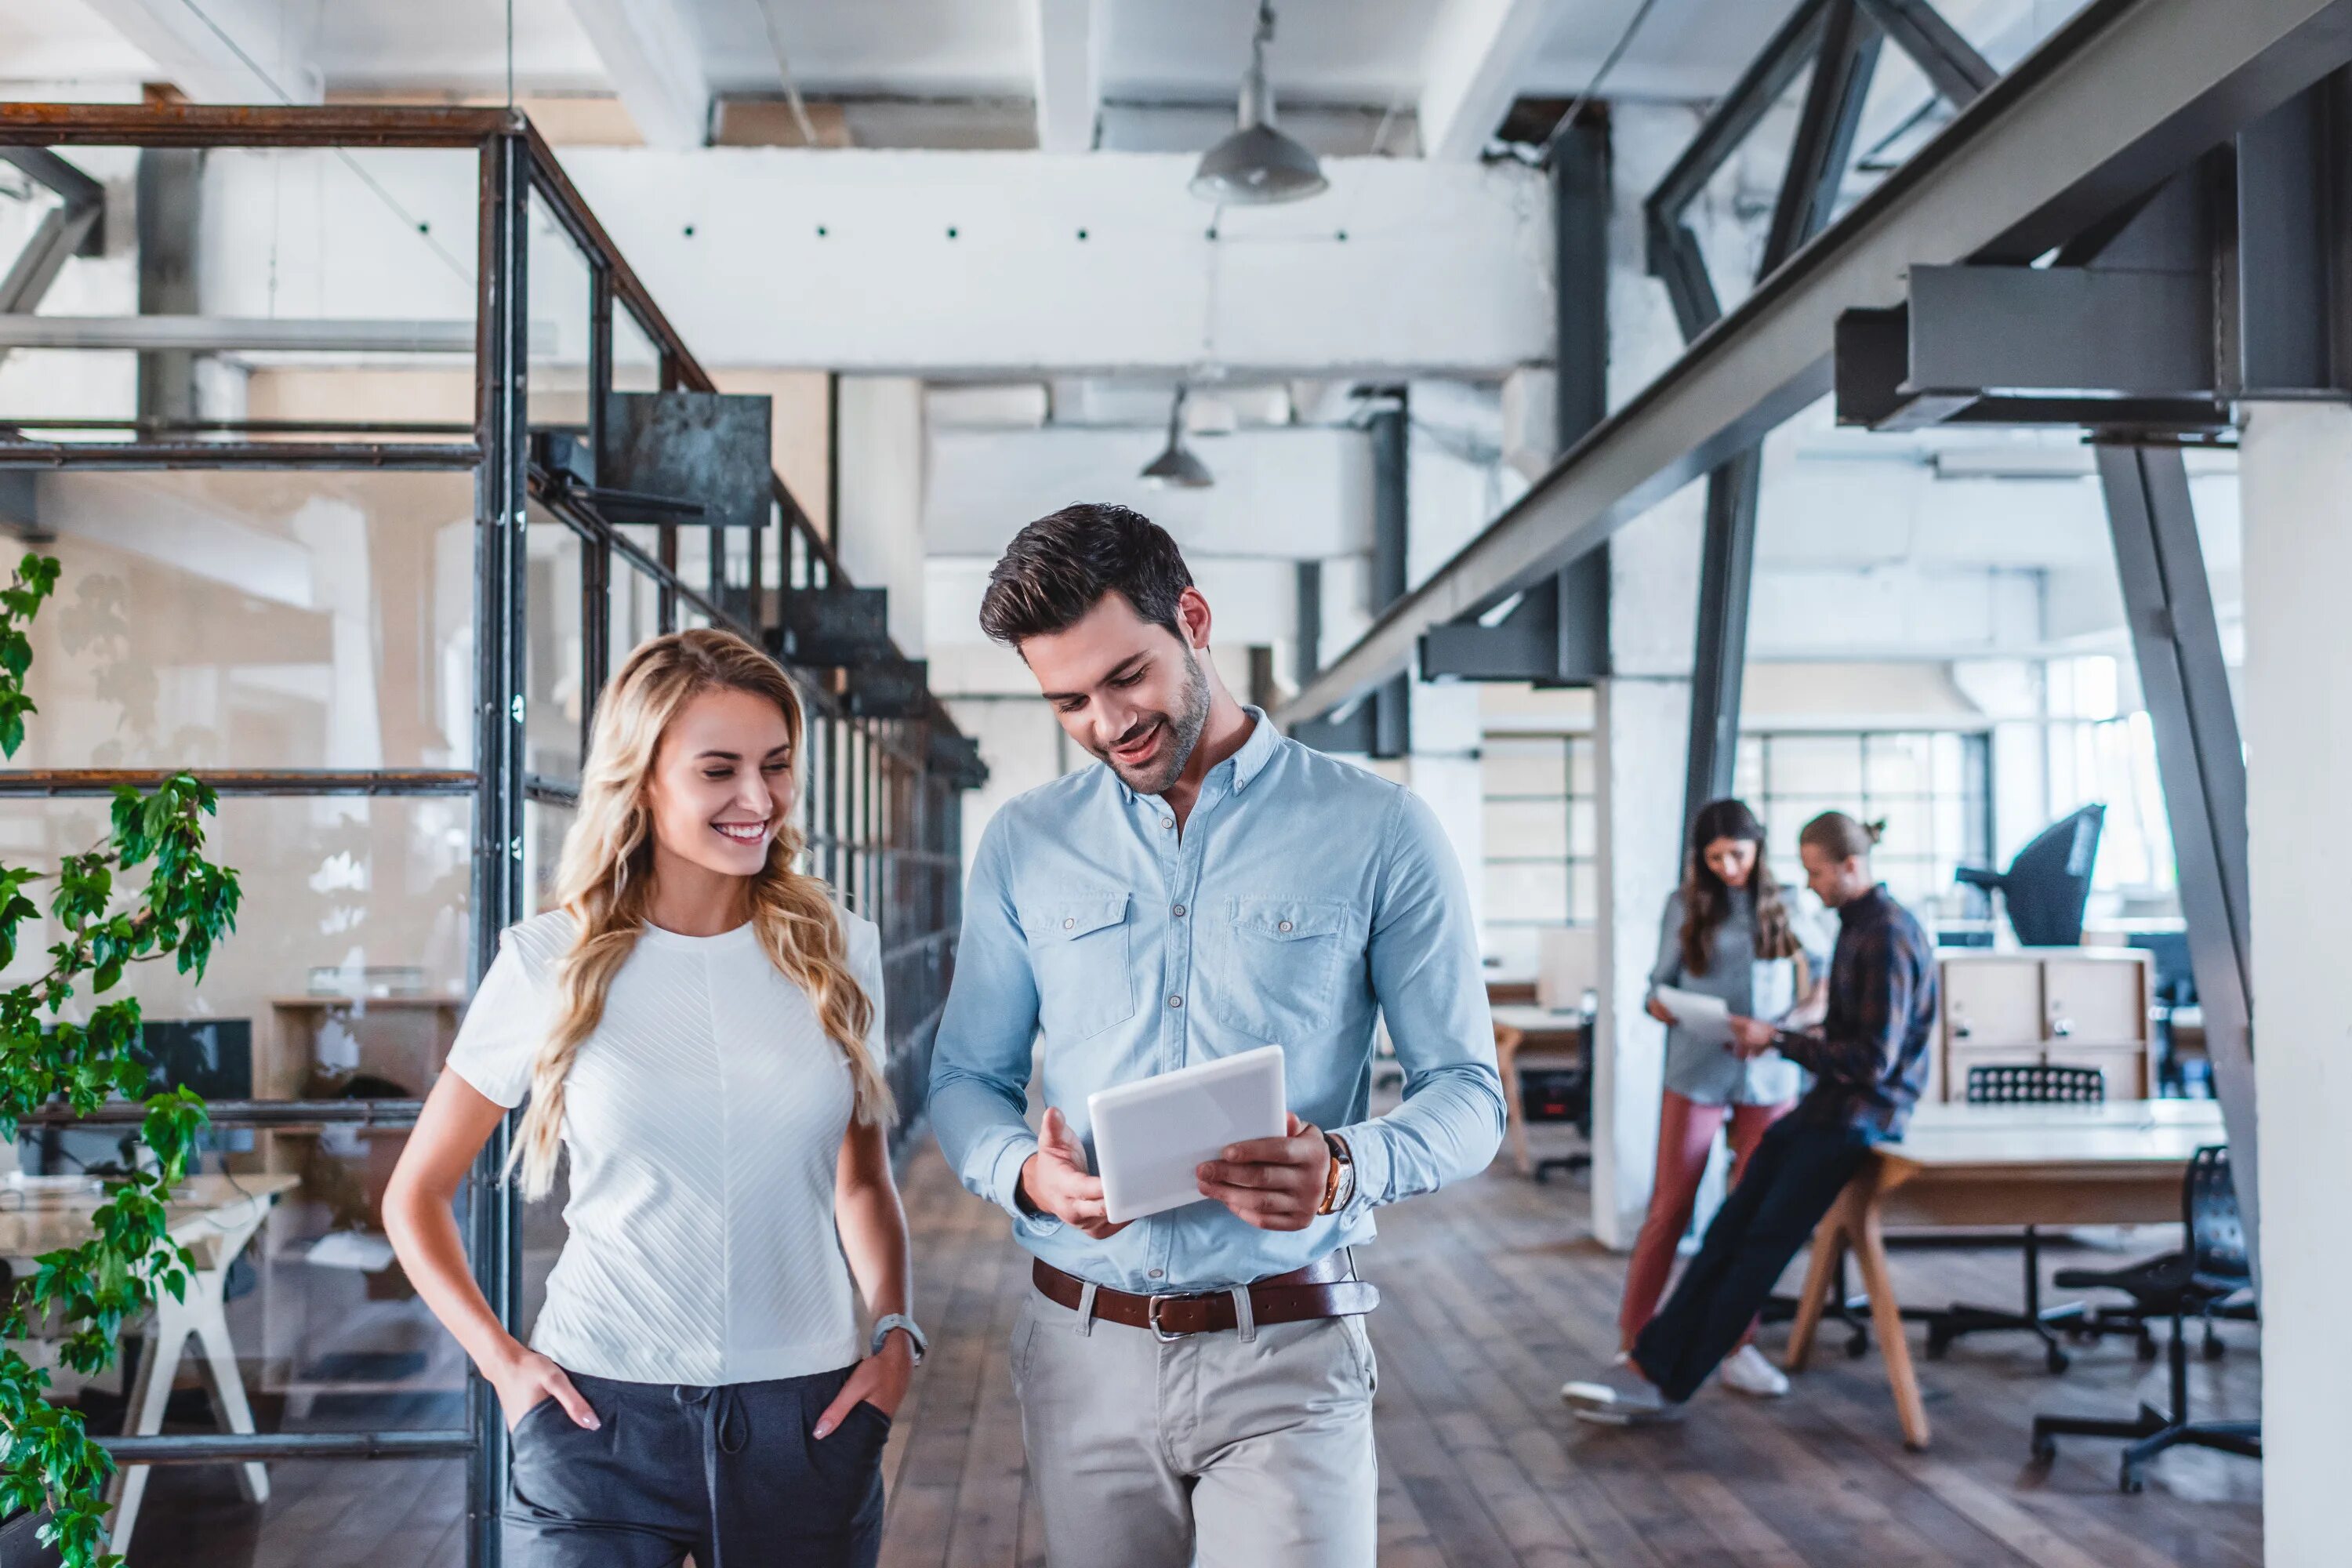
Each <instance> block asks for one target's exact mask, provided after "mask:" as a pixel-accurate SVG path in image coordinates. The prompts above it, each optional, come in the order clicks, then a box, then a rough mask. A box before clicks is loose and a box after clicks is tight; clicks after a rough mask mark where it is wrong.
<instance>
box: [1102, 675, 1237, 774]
mask: <svg viewBox="0 0 2352 1568" xmlns="http://www.w3.org/2000/svg"><path fill="white" fill-rule="evenodd" d="M1184 669H1185V679H1184V706H1183V709H1182V710H1181V711H1180V712H1177V713H1174V714H1168V713H1155V714H1153V715H1152V716H1151V717H1150V718H1149V719H1147V720H1145V721H1142V722H1141V723H1139V724H1137V725H1136V726H1135V727H1134V728H1132V729H1130V730H1129V731H1128V732H1127V733H1126V734H1124V735H1121V736H1120V737H1119V738H1118V740H1117V741H1116V742H1112V745H1111V746H1110V747H1107V748H1105V749H1104V750H1102V751H1099V752H1096V753H1095V755H1096V756H1097V757H1100V758H1101V759H1102V760H1103V761H1104V762H1106V763H1110V771H1111V772H1113V773H1117V774H1118V776H1119V778H1120V779H1121V780H1122V781H1124V782H1125V784H1127V787H1128V788H1129V789H1131V790H1133V791H1134V792H1135V793H1136V794H1138V795H1161V794H1165V793H1166V791H1167V789H1168V786H1169V785H1170V784H1174V783H1175V782H1176V778H1177V775H1178V774H1180V773H1182V772H1183V771H1184V764H1185V763H1189V762H1191V761H1192V748H1193V747H1195V746H1197V745H1199V744H1200V743H1201V731H1202V730H1204V729H1206V728H1208V724H1209V672H1208V671H1207V670H1205V669H1203V668H1201V661H1200V659H1199V658H1196V657H1195V656H1194V655H1193V652H1192V649H1191V648H1186V649H1185V650H1184ZM1155 726H1163V727H1165V729H1166V731H1167V738H1166V739H1165V740H1164V741H1162V742H1160V755H1159V756H1158V757H1157V758H1155V759H1153V761H1152V763H1151V767H1150V771H1149V772H1147V773H1132V772H1129V770H1128V769H1126V768H1123V767H1121V766H1119V765H1118V763H1117V762H1115V761H1113V759H1112V756H1111V751H1112V750H1113V749H1115V748H1116V747H1118V746H1130V745H1133V744H1134V743H1135V742H1138V741H1140V740H1142V739H1143V738H1144V736H1145V735H1146V734H1148V733H1149V732H1150V731H1151V730H1152V729H1153V727H1155Z"/></svg>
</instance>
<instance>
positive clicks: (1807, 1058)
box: [1773, 884, 1936, 1143]
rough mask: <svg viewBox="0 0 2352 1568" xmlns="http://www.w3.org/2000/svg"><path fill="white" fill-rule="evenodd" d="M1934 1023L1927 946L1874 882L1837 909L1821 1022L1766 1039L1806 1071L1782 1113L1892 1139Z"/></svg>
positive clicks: (1918, 1081) (1913, 1092) (1905, 1115)
mask: <svg viewBox="0 0 2352 1568" xmlns="http://www.w3.org/2000/svg"><path fill="white" fill-rule="evenodd" d="M1935 1022H1936V953H1935V948H1934V945H1933V944H1932V943H1931V942H1929V941H1928V938H1927V932H1926V931H1923V930H1921V929H1920V926H1919V922H1918V921H1916V920H1914V919H1912V917H1911V911H1910V910H1906V909H1905V908H1904V907H1903V906H1902V905H1901V904H1898V903H1896V902H1895V900H1893V899H1891V898H1889V897H1887V895H1886V889H1885V885H1884V884H1881V885H1880V886H1878V887H1875V888H1873V889H1871V890H1870V891H1869V892H1867V893H1864V895H1863V896H1862V897H1860V898H1858V899H1856V900H1853V902H1851V903H1848V904H1845V905H1843V906H1842V907H1841V908H1840V909H1839V910H1838V939H1837V951H1836V952H1834V953H1832V955H1831V958H1830V994H1829V1010H1828V1013H1827V1014H1826V1016H1823V1018H1822V1024H1821V1027H1820V1028H1818V1029H1813V1030H1808V1031H1805V1032H1803V1033H1795V1032H1791V1031H1789V1030H1782V1031H1781V1033H1780V1037H1778V1038H1777V1039H1776V1040H1775V1041H1774V1042H1773V1043H1774V1044H1775V1045H1776V1046H1777V1047H1779V1048H1780V1054H1781V1055H1782V1056H1784V1057H1787V1058H1789V1059H1790V1061H1793V1062H1795V1063H1797V1064H1798V1065H1799V1066H1800V1067H1802V1068H1804V1069H1805V1070H1806V1071H1808V1072H1810V1073H1811V1074H1812V1075H1813V1079H1814V1082H1813V1087H1812V1088H1811V1089H1810V1090H1809V1091H1807V1093H1806V1095H1805V1098H1804V1099H1803V1100H1801V1101H1799V1102H1798V1105H1797V1109H1796V1110H1794V1111H1793V1112H1791V1114H1792V1115H1794V1116H1796V1117H1798V1118H1799V1119H1801V1121H1805V1122H1807V1123H1809V1124H1811V1125H1813V1126H1817V1127H1850V1128H1853V1129H1856V1130H1858V1131H1861V1132H1863V1133H1864V1135H1865V1136H1866V1137H1867V1138H1868V1139H1869V1141H1870V1142H1874V1143H1877V1142H1892V1141H1895V1140H1897V1139H1900V1138H1901V1137H1902V1136H1903V1125H1904V1123H1905V1122H1906V1121H1908V1120H1909V1119H1910V1115H1911V1107H1912V1104H1913V1102H1915V1101H1916V1100H1918V1098H1919V1090H1920V1089H1921V1088H1922V1087H1923V1086H1924V1085H1925V1084H1926V1082H1927V1041H1928V1037H1929V1034H1930V1032H1931V1031H1932V1029H1933V1028H1934V1026H1935Z"/></svg>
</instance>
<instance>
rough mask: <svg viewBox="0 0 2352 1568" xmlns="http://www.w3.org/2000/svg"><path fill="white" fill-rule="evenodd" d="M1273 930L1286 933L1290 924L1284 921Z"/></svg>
mask: <svg viewBox="0 0 2352 1568" xmlns="http://www.w3.org/2000/svg"><path fill="white" fill-rule="evenodd" d="M1274 929H1275V930H1276V931H1288V930H1289V929H1290V922H1289V921H1283V922H1282V923H1281V924H1280V925H1277V926H1276V927H1275V928H1274Z"/></svg>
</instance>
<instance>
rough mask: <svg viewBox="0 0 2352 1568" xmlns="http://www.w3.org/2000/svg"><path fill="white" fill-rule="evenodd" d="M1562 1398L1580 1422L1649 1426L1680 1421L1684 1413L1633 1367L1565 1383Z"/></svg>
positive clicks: (1562, 1386) (1561, 1390) (1561, 1392)
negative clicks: (1661, 1422) (1668, 1401)
mask: <svg viewBox="0 0 2352 1568" xmlns="http://www.w3.org/2000/svg"><path fill="white" fill-rule="evenodd" d="M1559 1396H1560V1397H1561V1398H1562V1399H1564V1400H1566V1401H1568V1405H1569V1408H1570V1410H1572V1411H1574V1412H1575V1413H1576V1415H1577V1416H1578V1418H1579V1419H1580V1420H1585V1421H1597V1422H1600V1423H1601V1424H1602V1425H1604V1426H1650V1425H1652V1424H1653V1423H1655V1422H1660V1421H1674V1420H1678V1419H1680V1418H1681V1416H1682V1413H1683V1407H1682V1406H1681V1405H1673V1404H1669V1403H1667V1401H1666V1398H1665V1396H1664V1394H1660V1393H1659V1392H1658V1390H1657V1386H1656V1385H1655V1384H1653V1383H1651V1382H1650V1380H1649V1379H1647V1378H1645V1377H1643V1376H1642V1375H1641V1373H1637V1372H1635V1371H1634V1370H1633V1368H1632V1367H1630V1366H1629V1367H1626V1368H1624V1369H1623V1370H1622V1371H1611V1372H1606V1373H1601V1375H1600V1376H1599V1377H1595V1378H1589V1379H1578V1380H1575V1381H1573V1382H1570V1383H1565V1384H1561V1385H1560V1390H1559Z"/></svg>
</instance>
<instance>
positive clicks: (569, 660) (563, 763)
mask: <svg viewBox="0 0 2352 1568" xmlns="http://www.w3.org/2000/svg"><path fill="white" fill-rule="evenodd" d="M523 537H524V540H525V545H524V550H525V552H526V554H527V555H528V557H529V568H528V584H527V589H528V591H527V593H526V595H525V616H524V619H525V623H526V626H527V629H528V633H529V636H528V637H527V638H526V640H525V647H524V655H523V689H524V692H525V700H524V705H523V740H524V745H525V748H526V758H525V761H524V763H523V767H524V770H525V771H526V772H528V773H539V774H541V775H543V776H544V777H547V778H550V779H556V780H562V781H564V782H566V783H569V782H571V781H573V780H576V779H578V778H579V776H580V718H581V713H582V710H583V704H584V698H585V693H583V691H582V690H581V689H580V682H581V660H582V659H583V658H584V657H585V655H584V653H583V649H582V647H581V632H580V626H581V621H580V615H581V609H582V605H581V600H580V563H581V553H582V549H583V546H582V542H581V538H580V536H579V535H578V534H576V533H574V532H572V530H571V529H569V528H567V527H565V526H564V524H563V523H562V522H561V521H558V520H557V519H556V518H555V517H554V516H553V515H552V514H551V513H550V512H547V511H544V510H541V508H540V507H539V506H538V505H537V504H536V503H534V504H533V505H532V507H531V509H530V527H529V528H527V529H526V530H525V531H524V533H523Z"/></svg>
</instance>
